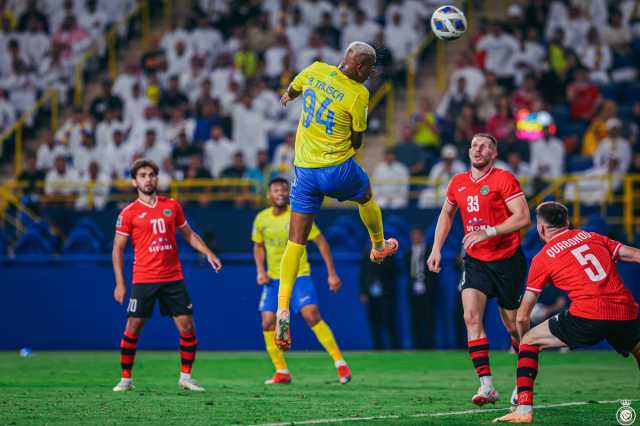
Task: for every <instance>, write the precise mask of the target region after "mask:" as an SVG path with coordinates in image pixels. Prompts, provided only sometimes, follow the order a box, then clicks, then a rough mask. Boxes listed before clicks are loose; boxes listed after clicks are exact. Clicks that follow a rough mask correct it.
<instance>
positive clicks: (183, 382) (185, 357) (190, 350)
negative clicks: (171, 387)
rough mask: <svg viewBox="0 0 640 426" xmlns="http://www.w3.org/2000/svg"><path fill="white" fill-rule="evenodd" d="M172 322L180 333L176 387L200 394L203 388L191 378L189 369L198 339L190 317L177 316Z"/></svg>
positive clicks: (193, 359)
mask: <svg viewBox="0 0 640 426" xmlns="http://www.w3.org/2000/svg"><path fill="white" fill-rule="evenodd" d="M173 321H174V322H175V324H176V327H177V328H178V331H179V332H180V379H179V380H178V385H180V387H182V388H183V389H186V390H190V391H196V392H202V391H204V388H203V387H202V386H200V385H199V384H198V382H196V381H195V380H194V379H193V378H192V377H191V369H192V368H193V364H194V362H195V361H196V351H197V350H198V339H196V329H195V326H194V324H193V317H192V316H191V315H178V316H175V317H173Z"/></svg>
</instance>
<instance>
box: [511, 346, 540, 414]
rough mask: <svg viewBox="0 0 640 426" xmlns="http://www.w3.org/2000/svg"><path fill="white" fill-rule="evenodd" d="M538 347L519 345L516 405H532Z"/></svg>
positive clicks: (536, 372)
mask: <svg viewBox="0 0 640 426" xmlns="http://www.w3.org/2000/svg"><path fill="white" fill-rule="evenodd" d="M538 352H540V347H539V346H534V345H525V344H524V343H522V344H520V352H519V353H518V373H517V379H516V384H517V385H518V405H533V383H534V381H535V380H536V376H537V375H538Z"/></svg>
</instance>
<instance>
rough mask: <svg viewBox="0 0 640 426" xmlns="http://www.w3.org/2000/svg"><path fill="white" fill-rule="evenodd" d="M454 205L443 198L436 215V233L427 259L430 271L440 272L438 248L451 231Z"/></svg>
mask: <svg viewBox="0 0 640 426" xmlns="http://www.w3.org/2000/svg"><path fill="white" fill-rule="evenodd" d="M456 209H457V208H456V207H455V206H453V205H451V203H449V202H448V201H447V200H444V204H443V205H442V209H441V210H440V215H439V216H438V223H437V224H436V234H435V237H434V239H433V247H432V248H431V254H430V255H429V258H428V259H427V267H428V268H429V270H430V271H431V272H440V269H441V267H440V261H441V256H440V250H442V246H443V245H444V242H445V240H446V239H447V235H449V231H451V225H453V217H454V216H455V215H456Z"/></svg>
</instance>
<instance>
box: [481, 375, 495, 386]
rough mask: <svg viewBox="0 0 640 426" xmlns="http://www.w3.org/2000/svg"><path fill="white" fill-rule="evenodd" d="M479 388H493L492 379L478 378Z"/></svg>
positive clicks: (487, 377) (486, 377)
mask: <svg viewBox="0 0 640 426" xmlns="http://www.w3.org/2000/svg"><path fill="white" fill-rule="evenodd" d="M480 386H482V387H485V386H489V387H493V378H492V377H491V376H482V377H480Z"/></svg>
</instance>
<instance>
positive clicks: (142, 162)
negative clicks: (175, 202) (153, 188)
mask: <svg viewBox="0 0 640 426" xmlns="http://www.w3.org/2000/svg"><path fill="white" fill-rule="evenodd" d="M145 167H149V168H150V169H151V170H153V172H154V173H155V174H156V176H157V175H158V172H159V171H160V168H159V167H158V165H157V164H156V163H155V162H153V161H151V160H147V159H144V158H140V159H138V160H136V161H134V162H133V165H132V166H131V170H130V174H131V179H135V178H136V176H137V175H138V170H140V169H143V168H145Z"/></svg>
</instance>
